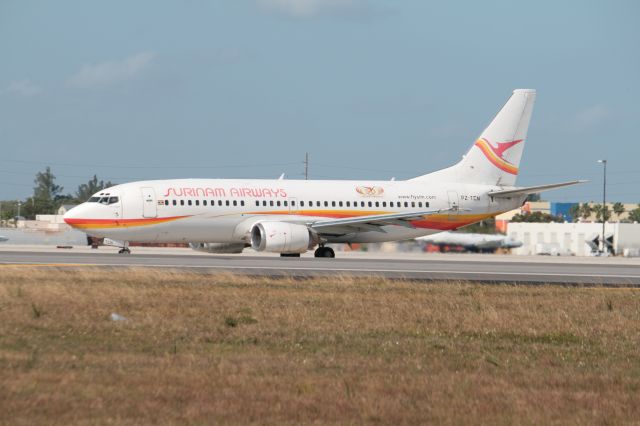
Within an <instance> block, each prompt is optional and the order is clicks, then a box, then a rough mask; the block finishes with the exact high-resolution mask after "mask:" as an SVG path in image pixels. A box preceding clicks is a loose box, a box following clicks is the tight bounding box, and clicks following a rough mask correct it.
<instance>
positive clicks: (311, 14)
mask: <svg viewBox="0 0 640 426" xmlns="http://www.w3.org/2000/svg"><path fill="white" fill-rule="evenodd" d="M257 2H258V4H259V5H260V6H262V7H263V8H265V9H268V10H272V11H274V12H278V13H281V14H283V15H286V16H288V17H290V18H296V19H308V18H315V17H317V16H322V15H343V16H355V15H362V14H368V13H369V7H368V5H367V4H365V2H364V1H363V0H257Z"/></svg>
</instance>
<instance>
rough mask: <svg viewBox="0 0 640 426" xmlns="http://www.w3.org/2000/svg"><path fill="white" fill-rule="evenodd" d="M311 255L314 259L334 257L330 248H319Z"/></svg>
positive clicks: (334, 253) (334, 254)
mask: <svg viewBox="0 0 640 426" xmlns="http://www.w3.org/2000/svg"><path fill="white" fill-rule="evenodd" d="M313 255H314V256H315V257H336V252H334V251H333V249H332V248H331V247H325V246H320V247H318V248H317V249H316V251H315V252H314V253H313Z"/></svg>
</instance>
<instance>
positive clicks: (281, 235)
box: [251, 222, 317, 253]
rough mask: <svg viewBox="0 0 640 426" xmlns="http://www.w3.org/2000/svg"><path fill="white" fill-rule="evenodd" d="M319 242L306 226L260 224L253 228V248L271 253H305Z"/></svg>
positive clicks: (273, 223)
mask: <svg viewBox="0 0 640 426" xmlns="http://www.w3.org/2000/svg"><path fill="white" fill-rule="evenodd" d="M316 243H317V241H316V239H315V238H313V236H312V234H311V233H310V232H309V229H308V228H307V227H306V226H305V225H299V224H295V223H288V222H258V223H256V224H255V225H253V227H252V228H251V248H253V249H254V250H255V251H267V252H271V253H304V252H305V251H307V250H309V249H312V248H313V247H314V246H315V245H316Z"/></svg>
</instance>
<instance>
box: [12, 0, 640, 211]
mask: <svg viewBox="0 0 640 426" xmlns="http://www.w3.org/2000/svg"><path fill="white" fill-rule="evenodd" d="M639 20H640V2H637V1H617V0H612V1H606V2H604V1H562V2H558V1H526V2H524V1H523V2H520V1H486V2H461V1H451V2H432V1H424V0H405V1H401V2H399V1H390V0H389V1H382V0H378V1H373V0H372V1H367V0H233V1H223V0H218V1H216V0H208V1H204V0H185V1H161V0H153V1H151V0H148V1H145V0H138V1H118V0H111V1H108V2H105V1H87V0H77V1H70V0H58V1H55V2H53V1H48V0H43V1H35V0H34V1H29V0H3V1H2V2H0V53H1V54H2V61H1V62H0V64H1V66H0V200H8V199H16V198H21V199H24V198H26V197H28V196H30V195H31V194H32V192H33V186H34V184H33V179H34V176H35V174H36V173H37V172H38V171H42V170H44V169H45V167H47V166H50V167H51V169H52V171H53V173H54V174H55V175H56V177H57V183H58V184H61V185H62V186H63V187H64V192H65V193H74V192H75V191H76V189H77V187H78V185H79V184H81V183H84V182H86V181H88V180H89V179H90V178H91V177H92V176H93V175H94V174H97V175H98V178H99V179H104V180H110V181H112V182H116V183H124V182H128V181H134V180H143V179H168V178H186V177H206V178H277V177H278V176H280V174H282V173H285V174H286V177H287V178H290V179H301V178H304V165H303V161H304V157H305V153H307V152H308V153H309V155H310V163H309V177H310V178H311V179H371V180H373V179H382V180H386V179H391V178H392V177H395V178H396V179H398V180H399V179H407V178H411V177H414V176H418V175H421V174H425V173H427V172H430V171H434V170H437V169H440V168H443V167H447V166H449V165H451V164H453V163H455V162H457V161H458V160H459V159H460V157H461V156H462V154H464V153H465V152H466V151H467V150H468V149H469V147H470V146H471V144H472V143H473V142H474V141H475V139H476V138H477V137H478V136H479V134H480V133H481V132H482V130H483V129H484V127H485V126H486V125H487V124H488V123H489V121H490V120H491V119H492V118H493V116H494V115H495V113H496V112H497V111H498V110H499V108H500V107H501V106H502V104H503V103H504V102H505V101H506V99H507V98H508V97H509V95H510V94H511V91H512V90H513V89H515V88H534V89H536V90H537V91H538V96H537V100H536V107H535V110H534V113H533V119H532V122H531V125H530V127H529V135H528V139H527V145H526V148H525V151H524V155H523V159H522V162H521V164H520V177H519V178H518V182H517V184H518V185H537V184H545V183H553V182H558V181H564V180H572V179H588V180H589V181H590V182H589V183H587V184H584V185H580V186H577V187H572V188H567V189H561V190H556V191H551V192H547V193H545V194H543V198H545V199H549V200H551V201H562V202H569V201H579V202H584V201H590V200H595V201H597V200H600V199H601V198H602V174H603V170H602V165H601V164H599V163H597V160H598V159H603V158H604V159H607V161H608V166H607V198H608V199H610V200H612V201H622V202H629V203H640V189H639V188H640V167H639V165H638V164H639V162H638V159H639V158H640V143H638V141H637V140H638V138H639V134H640V131H639V130H640V129H639V128H638V127H639V125H640V102H639V99H640V50H639V48H638V46H640V25H638V22H639Z"/></svg>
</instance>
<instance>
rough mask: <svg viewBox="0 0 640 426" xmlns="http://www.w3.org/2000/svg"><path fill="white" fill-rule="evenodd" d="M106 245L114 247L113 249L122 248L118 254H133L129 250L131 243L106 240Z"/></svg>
mask: <svg viewBox="0 0 640 426" xmlns="http://www.w3.org/2000/svg"><path fill="white" fill-rule="evenodd" d="M104 245H105V246H112V247H120V251H118V253H120V254H131V250H129V241H118V240H112V239H111V238H105V239H104Z"/></svg>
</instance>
